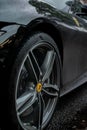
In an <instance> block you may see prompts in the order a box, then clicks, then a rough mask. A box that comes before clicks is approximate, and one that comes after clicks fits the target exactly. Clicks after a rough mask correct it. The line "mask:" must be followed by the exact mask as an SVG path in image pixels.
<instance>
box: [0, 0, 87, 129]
mask: <svg viewBox="0 0 87 130" xmlns="http://www.w3.org/2000/svg"><path fill="white" fill-rule="evenodd" d="M0 82H1V90H0V103H1V105H0V117H2V121H1V127H2V129H5V127H6V129H8V130H20V129H22V130H43V129H44V128H45V127H46V126H47V125H48V123H49V121H50V119H51V118H52V115H53V113H54V110H55V107H56V104H57V101H58V99H59V97H61V96H63V95H65V94H67V93H69V92H71V91H72V90H74V89H75V88H77V87H79V86H81V85H82V84H84V83H85V82H87V7H86V5H83V4H82V3H80V1H79V0H71V1H69V0H62V1H61V0H0ZM7 121H8V123H7V125H6V126H5V122H7Z"/></svg>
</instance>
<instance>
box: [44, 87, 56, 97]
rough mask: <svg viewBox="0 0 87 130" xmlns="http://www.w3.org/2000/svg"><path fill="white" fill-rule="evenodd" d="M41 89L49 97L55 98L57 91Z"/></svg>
mask: <svg viewBox="0 0 87 130" xmlns="http://www.w3.org/2000/svg"><path fill="white" fill-rule="evenodd" d="M42 91H43V92H44V93H45V94H46V95H47V96H48V97H49V98H55V97H58V92H54V91H52V92H51V91H49V90H46V89H44V88H43V89H42Z"/></svg>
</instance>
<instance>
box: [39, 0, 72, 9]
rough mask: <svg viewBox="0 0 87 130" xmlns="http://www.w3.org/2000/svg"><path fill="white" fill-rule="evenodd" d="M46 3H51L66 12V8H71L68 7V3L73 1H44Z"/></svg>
mask: <svg viewBox="0 0 87 130" xmlns="http://www.w3.org/2000/svg"><path fill="white" fill-rule="evenodd" d="M41 1H42V0H41ZM43 1H44V2H46V3H49V4H50V5H52V6H54V7H56V8H57V9H59V10H66V8H68V9H69V8H70V6H68V5H67V2H69V1H70V2H71V1H73V0H43Z"/></svg>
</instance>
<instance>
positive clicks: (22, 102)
mask: <svg viewBox="0 0 87 130" xmlns="http://www.w3.org/2000/svg"><path fill="white" fill-rule="evenodd" d="M35 101H36V92H31V93H29V94H26V95H25V96H21V97H19V98H18V99H17V101H16V103H17V111H18V115H19V116H20V115H22V114H24V112H26V110H28V109H29V108H30V107H31V106H32V105H33V104H34V102H35Z"/></svg>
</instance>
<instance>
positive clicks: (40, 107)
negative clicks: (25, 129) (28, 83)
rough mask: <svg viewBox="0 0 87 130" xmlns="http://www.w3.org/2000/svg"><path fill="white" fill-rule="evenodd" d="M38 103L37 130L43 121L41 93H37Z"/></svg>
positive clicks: (39, 129)
mask: <svg viewBox="0 0 87 130" xmlns="http://www.w3.org/2000/svg"><path fill="white" fill-rule="evenodd" d="M38 103H39V117H38V130H41V127H42V121H43V100H42V96H41V93H38Z"/></svg>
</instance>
